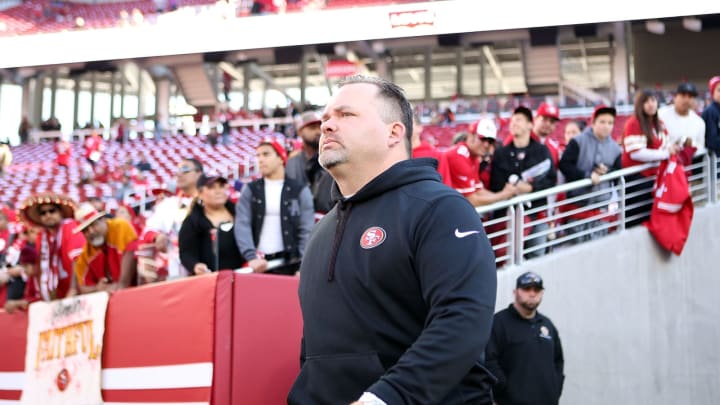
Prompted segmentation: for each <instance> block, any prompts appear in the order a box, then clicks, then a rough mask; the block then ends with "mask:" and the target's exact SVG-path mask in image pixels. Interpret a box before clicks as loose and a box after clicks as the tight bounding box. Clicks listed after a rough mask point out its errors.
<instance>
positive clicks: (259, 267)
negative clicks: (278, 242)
mask: <svg viewBox="0 0 720 405" xmlns="http://www.w3.org/2000/svg"><path fill="white" fill-rule="evenodd" d="M247 265H248V267H250V268H251V269H253V273H264V272H265V271H266V270H267V267H268V262H267V260H265V259H259V258H256V259H252V260H250V261H249V262H247Z"/></svg>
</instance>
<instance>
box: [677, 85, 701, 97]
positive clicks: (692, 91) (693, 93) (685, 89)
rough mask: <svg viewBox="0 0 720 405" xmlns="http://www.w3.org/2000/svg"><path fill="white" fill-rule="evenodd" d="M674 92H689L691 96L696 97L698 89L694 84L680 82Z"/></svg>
mask: <svg viewBox="0 0 720 405" xmlns="http://www.w3.org/2000/svg"><path fill="white" fill-rule="evenodd" d="M675 93H677V94H689V95H691V96H693V97H697V95H698V91H697V88H696V87H695V85H694V84H692V83H687V82H686V83H680V84H679V85H678V87H677V90H675Z"/></svg>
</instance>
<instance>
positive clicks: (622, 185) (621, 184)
mask: <svg viewBox="0 0 720 405" xmlns="http://www.w3.org/2000/svg"><path fill="white" fill-rule="evenodd" d="M618 180H619V184H618V186H619V188H620V191H619V192H618V194H619V195H618V197H619V200H620V201H618V215H619V216H620V221H619V222H620V232H622V231H624V230H625V207H626V206H627V200H626V198H625V194H627V193H626V192H625V191H626V190H625V176H622V177H620V178H619V179H618Z"/></svg>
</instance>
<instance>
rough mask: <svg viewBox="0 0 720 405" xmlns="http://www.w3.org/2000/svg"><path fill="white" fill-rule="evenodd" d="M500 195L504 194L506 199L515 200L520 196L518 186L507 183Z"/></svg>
mask: <svg viewBox="0 0 720 405" xmlns="http://www.w3.org/2000/svg"><path fill="white" fill-rule="evenodd" d="M500 194H502V195H503V196H504V197H505V199H509V198H513V197H515V196H516V195H517V194H518V189H517V186H516V185H514V184H512V183H505V187H503V189H502V190H500Z"/></svg>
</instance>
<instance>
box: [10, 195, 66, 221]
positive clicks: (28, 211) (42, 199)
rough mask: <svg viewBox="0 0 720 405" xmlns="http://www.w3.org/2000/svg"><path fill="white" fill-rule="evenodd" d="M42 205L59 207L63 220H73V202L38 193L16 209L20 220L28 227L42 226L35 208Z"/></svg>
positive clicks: (63, 196)
mask: <svg viewBox="0 0 720 405" xmlns="http://www.w3.org/2000/svg"><path fill="white" fill-rule="evenodd" d="M43 204H54V205H57V206H58V207H60V213H61V214H62V216H63V218H73V216H74V214H75V208H76V207H77V205H76V204H75V201H74V200H73V199H72V198H70V197H68V196H65V195H62V194H56V193H49V192H44V193H38V194H35V195H33V196H30V197H28V198H26V199H25V201H23V202H22V203H21V204H20V208H18V212H19V215H20V219H21V220H22V221H23V222H25V223H27V224H30V225H34V226H42V223H41V222H40V213H39V212H38V210H37V207H38V206H40V205H43Z"/></svg>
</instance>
